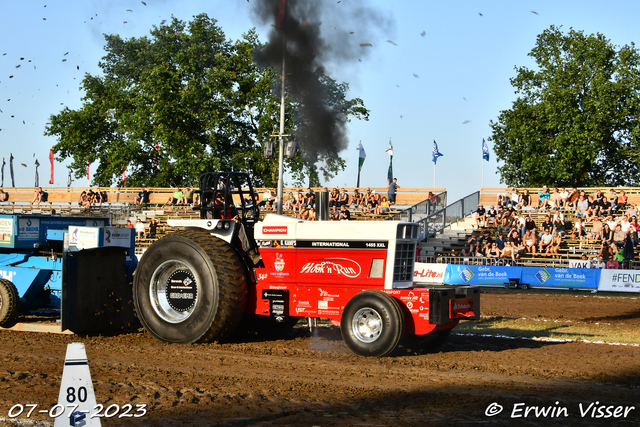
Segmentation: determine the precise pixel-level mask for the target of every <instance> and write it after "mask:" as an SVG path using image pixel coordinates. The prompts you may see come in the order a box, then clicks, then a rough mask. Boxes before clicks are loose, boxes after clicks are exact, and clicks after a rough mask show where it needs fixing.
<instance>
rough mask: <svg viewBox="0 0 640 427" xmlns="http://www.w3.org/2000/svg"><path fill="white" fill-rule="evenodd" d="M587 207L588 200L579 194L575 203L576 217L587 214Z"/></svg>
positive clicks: (582, 216)
mask: <svg viewBox="0 0 640 427" xmlns="http://www.w3.org/2000/svg"><path fill="white" fill-rule="evenodd" d="M588 208H589V202H588V201H587V200H585V198H584V196H583V195H580V196H579V198H578V202H577V203H576V217H578V218H584V217H585V216H586V215H587V214H586V212H587V209H588Z"/></svg>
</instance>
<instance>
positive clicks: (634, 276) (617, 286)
mask: <svg viewBox="0 0 640 427" xmlns="http://www.w3.org/2000/svg"><path fill="white" fill-rule="evenodd" d="M598 290H599V291H601V292H607V291H609V292H640V271H638V270H601V272H600V283H599V285H598Z"/></svg>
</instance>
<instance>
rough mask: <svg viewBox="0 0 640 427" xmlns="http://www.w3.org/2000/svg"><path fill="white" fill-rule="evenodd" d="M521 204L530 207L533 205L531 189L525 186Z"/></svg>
mask: <svg viewBox="0 0 640 427" xmlns="http://www.w3.org/2000/svg"><path fill="white" fill-rule="evenodd" d="M520 205H522V207H524V208H528V207H529V206H531V195H530V194H529V190H528V189H527V188H525V189H524V190H523V191H522V196H520Z"/></svg>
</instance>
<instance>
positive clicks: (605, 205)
mask: <svg viewBox="0 0 640 427" xmlns="http://www.w3.org/2000/svg"><path fill="white" fill-rule="evenodd" d="M612 212H613V205H611V202H609V200H607V199H602V203H601V204H600V213H601V214H602V215H610V214H611V213H612Z"/></svg>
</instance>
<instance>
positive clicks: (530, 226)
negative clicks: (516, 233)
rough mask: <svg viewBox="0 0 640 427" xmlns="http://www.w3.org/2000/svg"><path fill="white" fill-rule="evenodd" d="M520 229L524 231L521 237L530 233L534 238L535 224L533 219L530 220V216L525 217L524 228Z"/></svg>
mask: <svg viewBox="0 0 640 427" xmlns="http://www.w3.org/2000/svg"><path fill="white" fill-rule="evenodd" d="M522 229H523V231H524V232H523V233H522V235H523V236H524V234H525V233H526V232H527V231H530V232H531V234H533V235H534V236H535V235H536V223H535V221H534V220H533V219H531V215H527V217H526V218H525V220H524V227H523V228H522Z"/></svg>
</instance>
